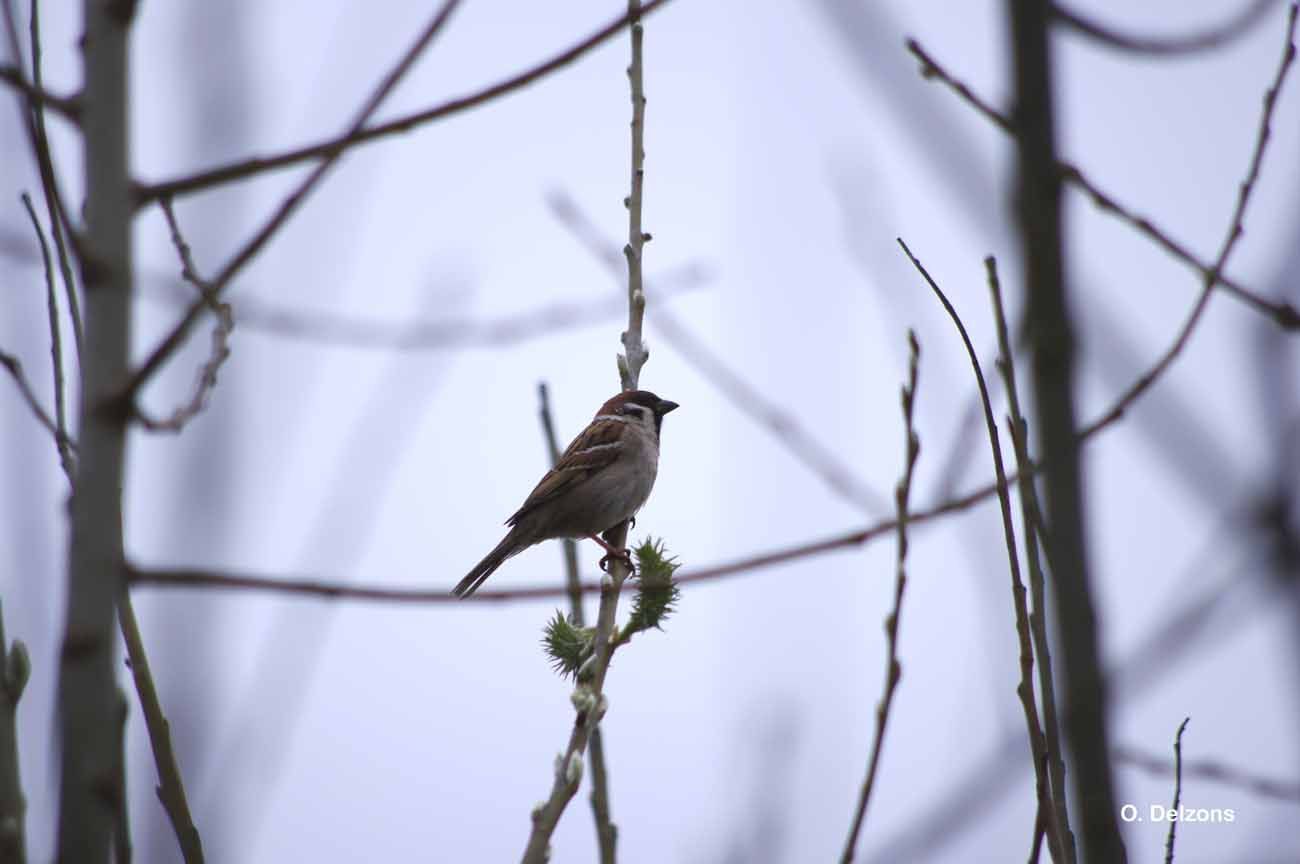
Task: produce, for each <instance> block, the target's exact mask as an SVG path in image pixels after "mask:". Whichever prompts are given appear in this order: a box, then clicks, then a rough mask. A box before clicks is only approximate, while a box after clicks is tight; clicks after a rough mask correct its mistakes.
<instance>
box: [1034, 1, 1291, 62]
mask: <svg viewBox="0 0 1300 864" xmlns="http://www.w3.org/2000/svg"><path fill="white" fill-rule="evenodd" d="M1276 3H1277V0H1252V2H1250V3H1248V4H1246V5H1245V6H1244V7H1243V8H1242V9H1241V11H1239V12H1237V13H1236V14H1235V15H1233V16H1232V17H1231V18H1229V19H1228V20H1227V21H1225V22H1224V23H1222V24H1217V25H1215V26H1213V27H1210V28H1208V29H1206V30H1203V31H1201V32H1199V33H1191V34H1188V35H1186V36H1134V35H1132V34H1128V33H1122V32H1120V31H1118V30H1116V29H1115V28H1114V27H1110V26H1107V25H1105V24H1100V23H1098V22H1096V21H1094V20H1092V19H1089V18H1086V17H1084V16H1083V15H1081V14H1080V13H1078V12H1075V11H1074V10H1073V9H1068V8H1066V7H1065V6H1062V5H1061V3H1060V2H1059V0H1058V2H1055V3H1053V4H1052V17H1053V18H1055V19H1056V20H1057V21H1060V22H1061V23H1062V24H1065V25H1067V27H1068V28H1069V29H1072V30H1074V31H1076V32H1078V33H1080V34H1081V35H1083V36H1087V37H1088V38H1089V39H1092V40H1093V41H1095V42H1098V43H1100V44H1102V45H1105V46H1107V47H1109V48H1115V49H1118V50H1120V51H1124V52H1126V53H1129V54H1141V55H1142V56H1143V57H1149V58H1165V57H1168V58H1179V57H1186V56H1187V55H1188V54H1196V53H1199V52H1202V51H1210V50H1213V49H1215V48H1223V47H1226V46H1227V45H1230V44H1231V43H1232V42H1233V41H1234V40H1236V39H1237V37H1239V36H1242V35H1243V34H1245V33H1247V32H1249V31H1250V29H1251V28H1252V27H1254V26H1255V24H1257V23H1259V21H1260V20H1261V19H1263V17H1264V14H1265V13H1266V12H1268V11H1269V9H1271V8H1273V6H1274V5H1276Z"/></svg>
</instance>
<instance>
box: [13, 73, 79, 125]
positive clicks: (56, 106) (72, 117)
mask: <svg viewBox="0 0 1300 864" xmlns="http://www.w3.org/2000/svg"><path fill="white" fill-rule="evenodd" d="M0 81H3V82H4V83H5V84H7V85H8V86H10V87H12V88H13V89H14V90H16V91H17V92H19V93H21V94H22V95H23V97H24V98H26V99H27V100H28V101H30V102H34V103H36V104H39V105H43V106H45V107H46V108H50V109H53V110H54V112H55V113H57V114H58V115H59V116H61V117H63V118H65V119H67V120H69V121H71V122H73V123H76V122H77V120H78V119H79V118H80V116H81V102H80V101H79V100H78V99H77V97H75V96H59V95H57V94H54V93H49V92H46V91H44V90H40V89H38V88H37V87H36V85H35V84H30V83H28V81H27V79H26V78H25V77H24V76H23V73H22V70H21V69H19V68H18V67H17V66H14V65H12V64H10V63H0Z"/></svg>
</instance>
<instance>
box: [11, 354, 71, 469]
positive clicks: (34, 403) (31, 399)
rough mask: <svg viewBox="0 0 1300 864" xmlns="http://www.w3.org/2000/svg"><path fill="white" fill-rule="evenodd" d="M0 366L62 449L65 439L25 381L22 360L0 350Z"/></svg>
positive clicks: (30, 386)
mask: <svg viewBox="0 0 1300 864" xmlns="http://www.w3.org/2000/svg"><path fill="white" fill-rule="evenodd" d="M0 366H4V367H5V369H7V370H9V375H10V377H12V378H13V379H14V383H15V384H17V385H18V391H19V392H20V393H22V394H23V399H24V401H26V402H27V404H28V406H29V407H30V408H31V409H32V413H33V414H35V415H36V419H37V420H38V421H40V424H41V425H42V426H44V427H45V430H46V431H47V432H49V433H50V437H52V438H53V439H54V443H55V445H56V446H58V447H59V448H60V449H62V447H63V444H64V442H65V440H66V439H64V438H62V437H61V436H60V435H59V427H58V426H56V425H55V423H54V421H53V420H51V419H50V415H49V413H48V412H46V410H45V409H44V408H42V407H41V403H40V401H39V400H38V399H37V398H36V394H35V393H34V392H32V385H31V384H29V383H28V382H27V376H26V375H25V374H24V373H23V364H22V361H21V360H19V359H18V358H17V357H16V356H14V355H13V354H10V353H8V352H7V351H0Z"/></svg>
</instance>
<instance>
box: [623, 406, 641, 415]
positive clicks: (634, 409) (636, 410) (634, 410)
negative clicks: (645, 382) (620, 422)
mask: <svg viewBox="0 0 1300 864" xmlns="http://www.w3.org/2000/svg"><path fill="white" fill-rule="evenodd" d="M642 410H643V409H642V408H641V406H640V405H624V406H623V413H624V414H626V415H627V416H629V417H640V416H641V411H642Z"/></svg>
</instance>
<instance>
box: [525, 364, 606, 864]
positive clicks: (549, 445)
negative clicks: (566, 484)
mask: <svg viewBox="0 0 1300 864" xmlns="http://www.w3.org/2000/svg"><path fill="white" fill-rule="evenodd" d="M537 395H538V400H539V402H540V403H541V405H540V410H539V414H540V415H541V421H542V434H543V435H544V436H545V437H546V450H547V455H548V456H549V457H550V460H551V465H552V466H554V465H555V464H556V463H557V462H559V461H560V444H559V441H558V440H557V439H556V437H555V422H554V420H553V419H552V418H551V400H550V394H549V393H548V392H547V387H546V382H545V381H543V382H541V383H540V384H538V385H537ZM561 543H562V546H563V549H564V584H565V586H566V588H567V589H568V593H569V617H570V619H572V621H573V623H574V626H576V627H580V628H581V627H586V626H587V622H586V616H585V614H584V613H583V609H582V580H581V578H580V576H579V575H578V544H577V542H576V541H574V540H570V539H568V538H565V539H564V540H563V541H561ZM587 754H588V756H590V758H591V815H592V818H593V819H594V820H595V823H596V842H597V844H598V845H599V847H600V861H601V864H613V862H614V860H615V850H616V849H617V844H618V826H616V825H615V824H614V822H613V820H612V819H611V817H610V808H609V771H608V769H607V768H606V766H605V744H604V740H603V738H602V736H601V734H600V727H599V726H597V727H596V728H595V729H593V730H591V741H590V742H588V744H587Z"/></svg>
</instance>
